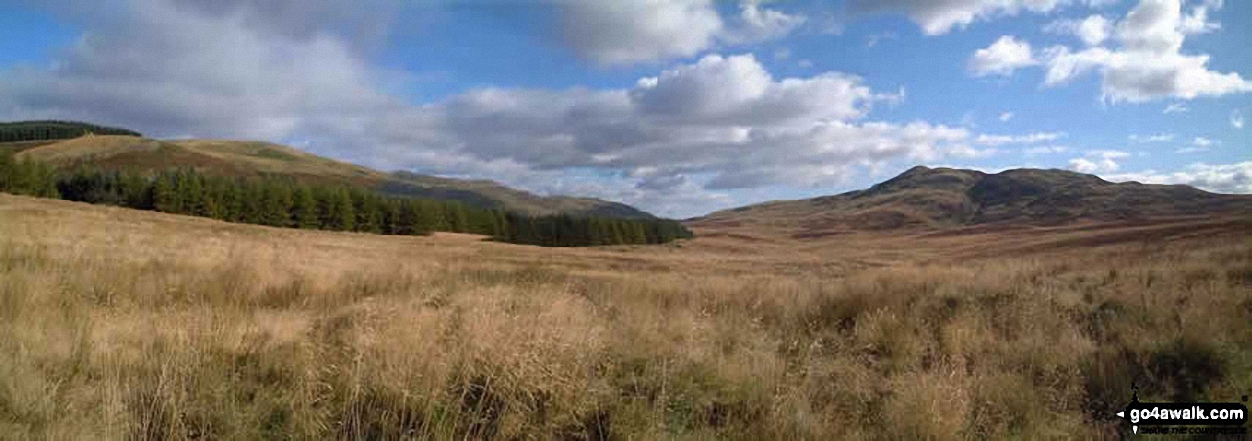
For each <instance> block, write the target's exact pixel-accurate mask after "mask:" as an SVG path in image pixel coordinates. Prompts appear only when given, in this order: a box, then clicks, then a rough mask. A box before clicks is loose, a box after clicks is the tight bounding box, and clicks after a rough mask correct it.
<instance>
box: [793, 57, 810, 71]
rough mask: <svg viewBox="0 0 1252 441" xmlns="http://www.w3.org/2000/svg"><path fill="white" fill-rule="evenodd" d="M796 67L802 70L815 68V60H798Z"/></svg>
mask: <svg viewBox="0 0 1252 441" xmlns="http://www.w3.org/2000/svg"><path fill="white" fill-rule="evenodd" d="M796 66H797V67H799V68H801V69H808V68H811V67H813V60H810V59H808V58H802V59H799V60H796Z"/></svg>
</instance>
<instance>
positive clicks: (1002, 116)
mask: <svg viewBox="0 0 1252 441" xmlns="http://www.w3.org/2000/svg"><path fill="white" fill-rule="evenodd" d="M1010 119H1013V112H1004V113H1001V114H1000V122H1008V121H1009V120H1010Z"/></svg>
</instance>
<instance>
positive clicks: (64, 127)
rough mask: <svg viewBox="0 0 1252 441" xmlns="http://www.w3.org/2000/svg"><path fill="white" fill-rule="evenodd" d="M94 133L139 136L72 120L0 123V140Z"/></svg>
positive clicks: (43, 139)
mask: <svg viewBox="0 0 1252 441" xmlns="http://www.w3.org/2000/svg"><path fill="white" fill-rule="evenodd" d="M88 133H94V134H96V135H125V136H140V134H139V132H135V131H132V130H126V129H118V128H113V127H104V126H97V125H94V124H87V123H81V122H73V121H21V122H8V123H0V142H14V141H47V140H54V139H72V138H77V137H79V136H83V135H86V134H88Z"/></svg>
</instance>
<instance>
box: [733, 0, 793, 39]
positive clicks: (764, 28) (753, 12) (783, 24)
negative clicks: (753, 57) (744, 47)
mask: <svg viewBox="0 0 1252 441" xmlns="http://www.w3.org/2000/svg"><path fill="white" fill-rule="evenodd" d="M760 4H761V0H743V1H742V2H740V4H739V23H740V26H738V27H732V28H729V29H728V30H727V32H726V33H725V34H724V35H722V37H721V38H722V39H723V40H725V41H727V42H730V43H736V44H738V43H748V42H753V41H762V40H770V39H774V38H780V37H784V36H786V35H788V34H790V33H791V32H792V31H795V30H796V29H797V28H799V27H800V26H801V25H803V24H804V23H805V22H806V21H808V17H805V16H804V15H800V14H788V13H785V12H782V11H778V10H774V9H765V8H762V7H761V5H760Z"/></svg>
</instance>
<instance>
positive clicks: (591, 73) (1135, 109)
mask: <svg viewBox="0 0 1252 441" xmlns="http://www.w3.org/2000/svg"><path fill="white" fill-rule="evenodd" d="M1248 17H1252V4H1250V3H1249V2H1235V1H1229V2H1223V1H1218V0H1186V1H1183V0H1122V1H1117V0H996V1H991V0H943V1H924V0H886V1H871V0H847V1H846V2H803V1H776V2H756V1H742V2H732V1H722V2H713V1H707V0H647V1H642V0H641V1H625V0H623V1H614V2H575V1H564V0H562V1H542V2H540V1H533V2H528V1H509V2H483V1H472V2H454V1H416V2H404V1H400V0H358V1H348V0H327V1H323V2H302V1H296V0H275V1H264V2H262V1H254V0H225V1H220V2H199V1H193V0H107V1H90V2H88V1H71V0H51V1H40V2H34V1H28V0H16V1H0V119H3V120H18V119H34V118H40V119H42V118H61V119H81V120H88V121H92V122H97V123H102V124H115V125H121V126H126V127H129V128H133V129H137V130H140V131H142V132H144V133H145V134H148V135H150V136H154V137H165V138H183V137H202V138H231V139H262V140H270V141H276V142H284V143H288V144H291V145H294V146H296V147H299V148H303V149H306V150H309V151H311V152H314V153H318V154H323V155H327V156H331V157H334V158H338V159H343V160H348V161H353V162H358V163H361V164H364V165H369V166H373V167H378V168H382V169H387V170H401V169H403V170H412V171H416V172H421V173H430V174H438V175H444V176H455V177H467V178H486V179H493V180H496V181H499V182H501V183H504V184H506V185H511V186H516V187H520V188H526V189H529V190H533V191H536V192H540V193H544V194H574V195H586V196H596V197H602V198H606V199H611V200H617V201H622V202H626V203H629V204H632V205H635V206H638V207H640V208H643V209H646V210H649V211H653V212H656V213H659V214H663V215H667V216H675V217H688V216H695V215H700V214H704V213H707V212H710V211H713V210H718V209H725V208H731V207H734V206H738V205H743V204H748V203H755V202H760V201H764V200H771V199H795V198H804V197H811V196H816V195H825V194H832V193H838V192H842V191H847V190H851V189H856V188H863V187H866V186H869V185H872V184H873V183H875V182H877V181H880V180H883V179H885V178H888V177H890V176H892V175H894V174H896V173H899V172H900V171H902V170H904V169H907V168H909V167H911V166H913V165H917V164H926V165H932V166H959V167H969V168H978V169H981V170H984V171H988V172H995V171H999V170H1002V169H1005V168H1012V167H1023V166H1029V167H1047V168H1065V169H1072V170H1077V171H1082V172H1088V173H1095V174H1098V175H1100V176H1102V177H1105V178H1106V179H1110V180H1116V181H1125V180H1138V181H1142V182H1153V183H1168V184H1189V185H1195V186H1199V187H1201V188H1205V189H1209V190H1212V191H1219V192H1227V193H1252V149H1250V148H1249V147H1250V146H1249V136H1248V130H1249V129H1247V128H1245V127H1244V123H1243V119H1244V115H1247V114H1249V113H1252V81H1249V80H1250V79H1252V51H1249V50H1247V47H1248V45H1249V43H1250V42H1252V23H1249V19H1248Z"/></svg>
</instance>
